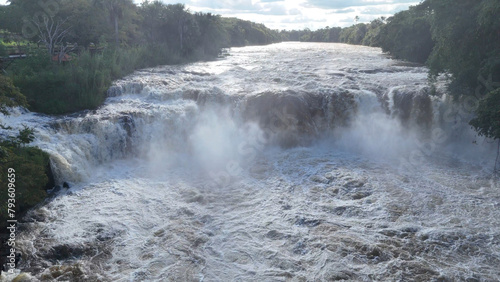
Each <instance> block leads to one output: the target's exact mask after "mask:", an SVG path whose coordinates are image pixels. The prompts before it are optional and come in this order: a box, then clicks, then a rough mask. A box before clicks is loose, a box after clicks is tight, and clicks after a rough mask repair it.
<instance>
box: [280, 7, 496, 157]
mask: <svg viewBox="0 0 500 282" xmlns="http://www.w3.org/2000/svg"><path fill="white" fill-rule="evenodd" d="M498 15H500V1H498V0H476V1H470V0H425V1H422V2H421V3H420V4H418V5H416V6H412V7H410V8H409V9H408V10H405V11H401V12H399V13H397V14H395V15H394V16H392V17H389V18H379V19H376V20H373V21H372V22H370V23H359V24H356V25H353V26H351V27H347V28H339V27H333V28H330V27H326V28H323V29H319V30H316V31H310V30H307V29H306V30H301V31H282V32H281V34H282V37H283V38H284V39H285V40H299V41H313V42H341V43H349V44H362V45H367V46H375V47H381V48H382V50H383V51H384V52H387V53H389V54H391V55H392V56H393V57H394V58H397V59H402V60H407V61H411V62H417V63H421V64H425V65H426V66H427V67H428V68H429V70H430V78H431V79H435V78H436V77H437V76H438V75H440V74H446V75H447V76H448V79H449V83H448V88H449V92H450V93H451V94H452V95H453V96H454V97H455V98H456V99H457V100H462V101H468V102H469V103H472V105H468V106H466V107H468V108H470V107H474V108H475V112H476V118H474V119H473V120H472V121H471V122H470V124H471V125H472V126H473V127H474V128H475V129H476V130H477V132H478V134H479V135H483V136H486V137H489V138H493V139H498V140H499V145H500V102H499V101H500V17H499V16H498ZM461 118H463V117H461ZM499 148H500V146H499Z"/></svg>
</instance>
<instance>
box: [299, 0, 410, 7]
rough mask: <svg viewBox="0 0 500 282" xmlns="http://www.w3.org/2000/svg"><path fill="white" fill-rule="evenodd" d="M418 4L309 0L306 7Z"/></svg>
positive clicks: (401, 0)
mask: <svg viewBox="0 0 500 282" xmlns="http://www.w3.org/2000/svg"><path fill="white" fill-rule="evenodd" d="M416 3H417V4H418V1H411V0H348V1H344V0H307V1H306V2H305V3H304V4H303V6H304V7H316V8H323V9H345V8H349V7H359V6H378V5H388V4H389V5H390V4H408V5H411V4H416Z"/></svg>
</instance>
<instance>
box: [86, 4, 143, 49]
mask: <svg viewBox="0 0 500 282" xmlns="http://www.w3.org/2000/svg"><path fill="white" fill-rule="evenodd" d="M93 3H94V6H95V7H102V8H104V9H105V10H106V11H107V12H108V16H109V21H110V22H111V24H112V26H113V34H114V41H115V45H116V46H120V37H121V36H120V30H123V33H124V34H125V36H124V37H125V38H124V39H125V40H126V41H127V40H128V39H130V37H135V32H134V31H135V29H136V26H135V25H134V24H133V21H134V20H136V19H137V11H136V8H137V7H136V6H135V5H134V3H133V2H132V0H93ZM121 21H123V22H122V23H121V24H120V22H121ZM127 34H129V35H131V36H127Z"/></svg>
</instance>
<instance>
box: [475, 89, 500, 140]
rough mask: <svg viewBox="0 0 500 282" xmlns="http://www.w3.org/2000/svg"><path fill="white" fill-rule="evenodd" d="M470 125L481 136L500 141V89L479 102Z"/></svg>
mask: <svg viewBox="0 0 500 282" xmlns="http://www.w3.org/2000/svg"><path fill="white" fill-rule="evenodd" d="M470 124H471V125H472V127H473V128H474V129H475V130H476V131H477V132H478V134H479V135H480V136H485V137H488V138H492V139H500V89H497V90H494V91H491V92H489V93H488V94H487V95H486V97H484V98H483V99H482V100H481V101H480V102H479V107H478V108H477V110H476V117H475V118H474V119H473V120H471V121H470Z"/></svg>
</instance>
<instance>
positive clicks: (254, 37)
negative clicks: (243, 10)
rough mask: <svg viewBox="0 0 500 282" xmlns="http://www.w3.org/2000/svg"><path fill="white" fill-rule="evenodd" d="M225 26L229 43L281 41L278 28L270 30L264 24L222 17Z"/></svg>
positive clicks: (232, 44) (259, 43) (247, 43)
mask: <svg viewBox="0 0 500 282" xmlns="http://www.w3.org/2000/svg"><path fill="white" fill-rule="evenodd" d="M220 20H221V24H222V26H223V28H224V29H225V30H226V33H227V38H228V43H227V44H228V45H226V46H224V47H230V46H245V45H264V44H270V43H274V42H279V41H281V35H280V34H279V32H278V31H276V30H270V29H268V28H267V27H265V26H264V25H263V24H256V23H253V22H250V21H244V20H240V19H237V18H220Z"/></svg>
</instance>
